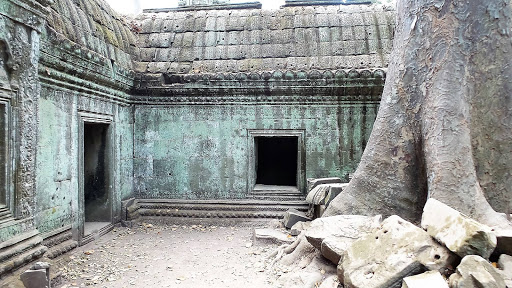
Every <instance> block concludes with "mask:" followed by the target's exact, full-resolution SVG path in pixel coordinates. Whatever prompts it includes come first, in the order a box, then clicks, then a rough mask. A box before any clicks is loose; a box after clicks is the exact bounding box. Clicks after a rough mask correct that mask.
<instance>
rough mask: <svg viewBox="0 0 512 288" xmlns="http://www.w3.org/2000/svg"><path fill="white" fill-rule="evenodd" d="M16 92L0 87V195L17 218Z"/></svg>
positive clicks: (12, 214)
mask: <svg viewBox="0 0 512 288" xmlns="http://www.w3.org/2000/svg"><path fill="white" fill-rule="evenodd" d="M15 96H16V93H15V92H12V91H7V90H4V89H0V105H2V106H4V107H5V115H4V117H5V119H4V120H5V123H4V125H3V126H2V127H0V129H3V130H4V134H5V135H4V137H5V139H4V141H5V146H6V147H5V151H3V152H0V153H5V160H6V161H5V163H2V164H1V165H4V169H5V174H4V175H2V176H3V177H4V180H5V181H4V183H3V185H4V186H3V187H2V188H3V189H4V190H5V195H4V196H1V197H3V198H4V199H3V200H2V201H3V202H5V203H4V205H5V206H6V208H7V209H8V210H9V211H10V213H11V216H12V217H13V219H14V218H19V215H18V214H19V211H18V209H17V208H18V205H17V193H16V190H17V189H16V185H15V179H14V175H13V171H14V170H15V169H14V168H15V167H16V163H17V162H16V161H17V153H16V149H15V147H16V146H17V145H16V143H17V142H16V141H17V129H16V127H15V123H16V122H15V119H16V112H15V109H13V107H12V106H13V101H15Z"/></svg>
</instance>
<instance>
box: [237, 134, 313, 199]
mask: <svg viewBox="0 0 512 288" xmlns="http://www.w3.org/2000/svg"><path fill="white" fill-rule="evenodd" d="M305 134H306V130H304V129H247V147H248V153H247V189H246V190H247V195H249V194H250V193H251V192H252V191H253V190H254V186H255V185H256V177H257V168H256V163H257V157H258V156H257V154H258V151H257V149H256V145H255V140H256V139H255V138H256V137H296V138H297V183H296V187H297V189H298V190H299V191H300V192H301V193H303V194H304V191H305V190H304V189H305V187H306V157H305V151H306V144H305V143H306V142H305Z"/></svg>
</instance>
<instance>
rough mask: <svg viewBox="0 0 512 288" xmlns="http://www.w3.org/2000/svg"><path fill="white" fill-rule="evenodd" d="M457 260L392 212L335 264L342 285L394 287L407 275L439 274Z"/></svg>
mask: <svg viewBox="0 0 512 288" xmlns="http://www.w3.org/2000/svg"><path fill="white" fill-rule="evenodd" d="M458 259H459V257H457V256H456V255H455V254H453V253H452V252H451V251H450V250H448V249H447V248H446V247H444V246H442V245H440V244H439V243H437V242H436V241H435V240H434V239H432V237H430V235H428V233H427V232H425V231H424V230H423V229H421V228H418V227H416V226H414V225H413V224H412V223H409V222H407V221H406V220H404V219H402V218H400V217H399V216H396V215H394V216H391V217H389V218H387V219H386V220H384V221H383V222H382V224H381V226H380V228H378V229H376V230H374V231H373V232H372V233H369V234H366V235H364V236H362V237H361V238H360V239H358V240H356V241H354V242H353V243H352V245H350V247H349V248H348V249H347V250H346V251H345V253H344V254H343V257H342V259H341V260H340V263H339V264H338V277H339V279H340V282H342V283H344V285H345V287H352V288H395V287H396V288H398V287H401V285H402V279H403V278H405V277H407V276H412V275H416V274H419V273H422V272H424V271H425V270H432V271H439V272H441V273H443V272H445V271H446V270H448V269H449V268H450V267H454V266H455V264H456V262H457V260H458Z"/></svg>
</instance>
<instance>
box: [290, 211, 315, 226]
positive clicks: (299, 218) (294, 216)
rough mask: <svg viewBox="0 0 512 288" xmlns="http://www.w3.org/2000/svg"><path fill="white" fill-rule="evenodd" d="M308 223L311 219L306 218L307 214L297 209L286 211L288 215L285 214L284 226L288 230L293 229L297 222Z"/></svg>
mask: <svg viewBox="0 0 512 288" xmlns="http://www.w3.org/2000/svg"><path fill="white" fill-rule="evenodd" d="M308 221H311V218H309V217H308V216H306V213H304V212H301V211H298V210H295V209H289V210H288V211H286V214H284V226H285V227H286V228H288V229H290V228H292V226H293V225H295V224H296V223H297V222H308Z"/></svg>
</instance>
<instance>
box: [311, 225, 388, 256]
mask: <svg viewBox="0 0 512 288" xmlns="http://www.w3.org/2000/svg"><path fill="white" fill-rule="evenodd" d="M381 222H382V216H380V215H378V216H374V217H368V216H361V215H338V216H332V217H324V218H317V219H315V220H313V221H312V222H311V226H310V227H309V229H308V230H306V239H307V240H308V242H309V243H311V245H313V246H314V247H315V248H317V249H318V250H320V252H321V253H322V255H323V256H324V257H325V258H327V259H329V260H330V261H331V262H332V263H334V264H336V265H338V262H339V261H340V258H341V255H343V253H344V252H345V250H346V249H347V248H348V246H350V244H352V242H354V241H355V240H357V239H358V238H359V237H361V236H363V235H365V234H366V233H369V232H371V231H372V230H373V229H375V228H377V227H379V226H380V223H381Z"/></svg>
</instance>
